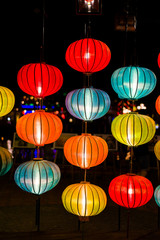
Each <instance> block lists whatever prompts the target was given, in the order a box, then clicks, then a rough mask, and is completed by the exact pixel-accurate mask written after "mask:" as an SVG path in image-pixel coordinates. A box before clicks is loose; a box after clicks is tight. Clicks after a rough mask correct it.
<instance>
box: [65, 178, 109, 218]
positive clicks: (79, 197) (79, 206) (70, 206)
mask: <svg viewBox="0 0 160 240" xmlns="http://www.w3.org/2000/svg"><path fill="white" fill-rule="evenodd" d="M62 203H63V206H64V207H65V209H66V210H67V211H68V212H70V213H73V214H75V215H78V216H80V217H89V216H94V215H97V214H99V213H100V212H102V211H103V210H104V208H105V207H106V204H107V196H106V194H105V192H104V190H103V189H102V188H100V187H98V186H96V185H93V184H90V183H89V182H80V183H76V184H72V185H69V186H68V187H67V188H66V189H65V190H64V191H63V193H62Z"/></svg>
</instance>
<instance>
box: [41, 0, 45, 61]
mask: <svg viewBox="0 0 160 240" xmlns="http://www.w3.org/2000/svg"><path fill="white" fill-rule="evenodd" d="M45 15H46V11H45V0H43V7H42V45H41V46H40V62H44V58H45V57H44V45H45Z"/></svg>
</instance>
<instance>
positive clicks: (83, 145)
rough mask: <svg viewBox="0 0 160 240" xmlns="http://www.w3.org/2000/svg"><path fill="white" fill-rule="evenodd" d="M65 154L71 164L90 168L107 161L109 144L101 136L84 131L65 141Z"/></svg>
mask: <svg viewBox="0 0 160 240" xmlns="http://www.w3.org/2000/svg"><path fill="white" fill-rule="evenodd" d="M64 155H65V157H66V159H67V161H68V162H70V163H71V164H73V165H75V166H78V167H80V168H83V169H89V168H90V167H94V166H97V165H99V164H101V163H102V162H103V161H105V159H106V157H107V155H108V145H107V143H106V141H105V140H104V139H102V138H100V137H97V136H92V135H91V134H87V133H82V134H81V135H80V136H74V137H71V138H69V139H68V140H67V141H66V142H65V144H64Z"/></svg>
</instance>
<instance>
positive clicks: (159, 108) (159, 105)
mask: <svg viewBox="0 0 160 240" xmlns="http://www.w3.org/2000/svg"><path fill="white" fill-rule="evenodd" d="M155 108H156V111H157V113H158V114H159V115H160V96H158V97H157V99H156V103H155Z"/></svg>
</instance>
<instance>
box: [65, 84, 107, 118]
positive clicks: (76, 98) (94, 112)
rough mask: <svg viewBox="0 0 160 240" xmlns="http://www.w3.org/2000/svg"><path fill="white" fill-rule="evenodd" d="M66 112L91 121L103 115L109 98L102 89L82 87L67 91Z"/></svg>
mask: <svg viewBox="0 0 160 240" xmlns="http://www.w3.org/2000/svg"><path fill="white" fill-rule="evenodd" d="M65 104H66V108H67V110H68V112H69V113H70V114H71V115H72V116H74V117H76V118H78V119H81V120H84V121H91V120H94V119H98V118H101V117H103V116H104V115H105V114H106V113H107V112H108V111H109V108H110V104H111V101H110V98H109V96H108V94H107V93H106V92H104V91H102V90H99V89H95V88H82V89H76V90H74V91H72V92H69V93H68V94H67V96H66V100H65Z"/></svg>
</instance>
